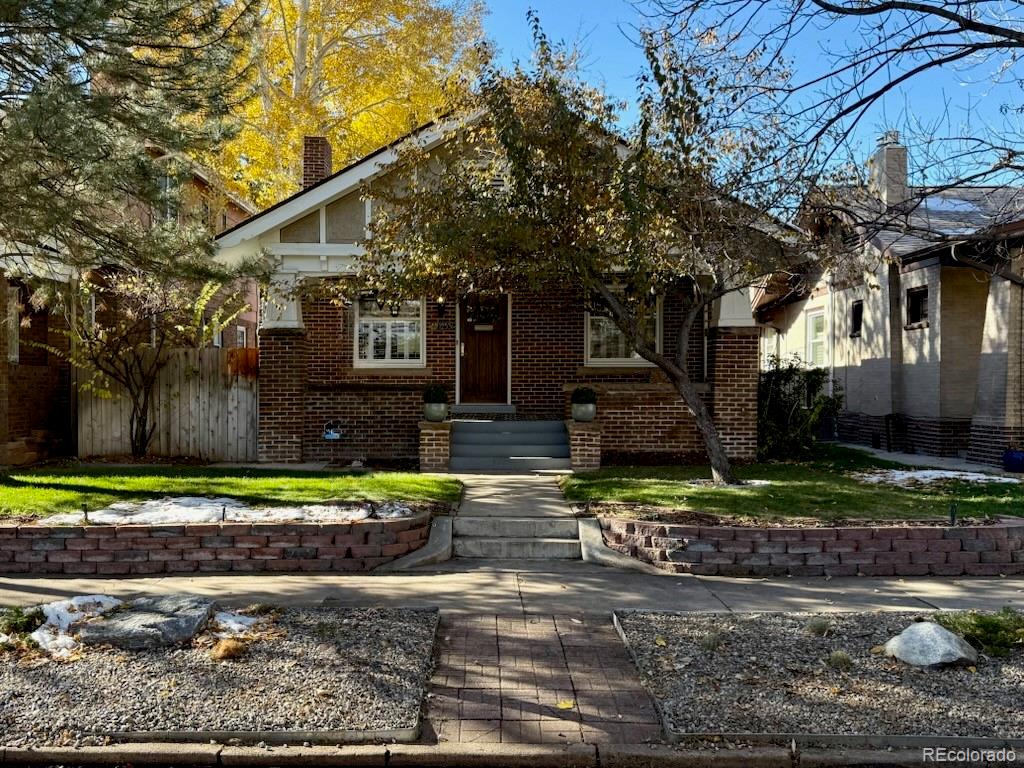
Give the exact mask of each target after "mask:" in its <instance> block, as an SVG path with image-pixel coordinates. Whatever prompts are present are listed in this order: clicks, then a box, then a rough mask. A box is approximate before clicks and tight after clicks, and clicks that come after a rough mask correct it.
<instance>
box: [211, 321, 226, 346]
mask: <svg viewBox="0 0 1024 768" xmlns="http://www.w3.org/2000/svg"><path fill="white" fill-rule="evenodd" d="M211 342H212V343H213V346H214V347H216V348H217V349H220V348H221V347H223V346H224V329H223V328H221V327H220V326H219V325H215V326H213V336H212V337H211Z"/></svg>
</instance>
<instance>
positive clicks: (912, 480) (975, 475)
mask: <svg viewBox="0 0 1024 768" xmlns="http://www.w3.org/2000/svg"><path fill="white" fill-rule="evenodd" d="M853 477H854V479H856V480H860V481H861V482H863V483H873V484H878V483H885V484H886V485H898V486H902V487H904V488H909V487H913V486H915V485H930V484H932V483H942V482H946V481H949V480H957V481H959V482H962V483H1010V484H1016V483H1019V482H1020V480H1018V479H1017V478H1015V477H1004V476H1003V475H989V474H985V473H984V472H962V471H956V470H949V469H876V470H872V471H871V472H855V473H853Z"/></svg>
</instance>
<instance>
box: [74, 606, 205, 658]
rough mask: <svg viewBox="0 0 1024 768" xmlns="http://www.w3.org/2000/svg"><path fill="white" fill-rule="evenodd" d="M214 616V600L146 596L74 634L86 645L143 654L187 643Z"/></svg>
mask: <svg viewBox="0 0 1024 768" xmlns="http://www.w3.org/2000/svg"><path fill="white" fill-rule="evenodd" d="M212 613H213V601H212V600H207V599H206V598H204V597H196V596H194V595H166V596H164V597H143V598H140V599H138V600H133V601H132V602H131V603H128V604H126V605H125V606H124V607H123V608H121V609H120V610H118V611H115V612H113V613H111V614H109V615H107V616H104V617H102V618H100V619H96V620H93V621H89V622H84V623H82V624H80V625H78V626H76V627H75V628H74V631H75V632H77V633H78V637H79V640H81V642H82V643H84V644H85V645H112V646H114V647H115V648H124V649H125V650H129V651H143V650H148V649H152V648H166V647H168V646H172V645H181V644H183V643H187V642H188V641H189V640H191V639H192V638H193V637H195V635H196V633H197V632H199V630H201V629H202V628H203V627H204V626H205V625H206V622H208V621H209V620H210V616H211V614H212Z"/></svg>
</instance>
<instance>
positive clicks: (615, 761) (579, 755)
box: [0, 737, 979, 768]
mask: <svg viewBox="0 0 1024 768" xmlns="http://www.w3.org/2000/svg"><path fill="white" fill-rule="evenodd" d="M938 742H939V739H938V737H936V738H935V740H934V741H932V745H933V746H934V745H936V744H937V743H938ZM948 746H955V745H952V744H949V745H948ZM125 764H132V765H160V766H167V765H176V766H264V765H265V766H282V767H285V766H346V767H347V768H391V767H392V766H399V767H400V766H405V767H406V768H412V766H417V767H418V768H442V767H446V766H451V767H452V768H455V767H464V768H881V767H883V766H884V767H889V766H891V767H892V768H909V767H910V766H918V765H921V764H922V755H921V752H920V750H897V751H893V750H882V749H877V750H850V749H835V750H825V749H812V750H799V749H797V750H796V751H793V750H792V748H789V749H787V748H783V747H763V746H750V747H736V748H731V749H713V748H706V749H682V748H679V747H676V746H667V745H649V744H609V745H605V746H601V745H594V744H552V745H543V744H537V745H533V744H453V743H444V744H438V745H436V746H434V745H429V746H428V745H390V746H386V745H382V744H379V745H372V746H371V745H366V746H343V747H271V748H268V749H262V748H259V747H231V746H221V745H216V744H135V745H126V744H118V745H115V746H108V747H77V748H76V747H43V748H39V749H27V748H16V747H6V748H4V747H0V765H2V766H15V765H17V766H44V765H76V766H108V765H125ZM945 764H946V765H951V766H967V765H978V764H979V763H977V762H973V763H972V762H964V761H959V762H958V761H947V762H946V763H945Z"/></svg>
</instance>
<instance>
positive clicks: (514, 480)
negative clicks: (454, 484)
mask: <svg viewBox="0 0 1024 768" xmlns="http://www.w3.org/2000/svg"><path fill="white" fill-rule="evenodd" d="M452 522H453V539H452V549H453V554H454V555H455V557H465V558H482V559H488V560H578V559H580V557H581V556H582V555H581V549H580V538H579V523H578V522H577V520H576V519H575V518H574V517H573V516H572V510H571V509H570V508H569V505H568V504H566V503H565V499H564V498H562V494H561V491H560V490H559V488H558V485H557V484H556V483H555V480H554V478H551V477H540V476H535V475H534V476H522V477H510V476H507V475H506V476H496V477H490V476H484V475H480V476H477V477H474V478H472V479H467V481H466V491H465V498H464V499H463V502H462V504H461V505H460V507H459V510H458V512H457V513H456V515H455V517H454V519H453V521H452Z"/></svg>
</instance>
